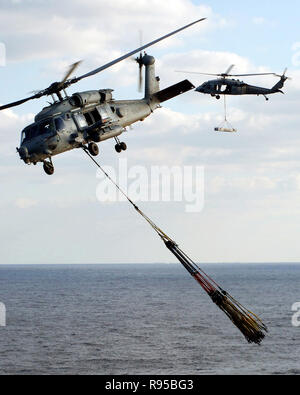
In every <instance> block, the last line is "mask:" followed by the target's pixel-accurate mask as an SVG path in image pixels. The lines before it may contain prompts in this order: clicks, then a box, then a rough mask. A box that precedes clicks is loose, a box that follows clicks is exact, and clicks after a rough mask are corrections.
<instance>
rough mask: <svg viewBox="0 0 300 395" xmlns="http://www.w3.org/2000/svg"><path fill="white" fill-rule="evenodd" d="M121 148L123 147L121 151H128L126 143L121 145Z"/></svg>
mask: <svg viewBox="0 0 300 395" xmlns="http://www.w3.org/2000/svg"><path fill="white" fill-rule="evenodd" d="M120 146H121V150H122V151H126V150H127V145H126V144H125V143H121V144H120Z"/></svg>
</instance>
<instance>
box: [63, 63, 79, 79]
mask: <svg viewBox="0 0 300 395" xmlns="http://www.w3.org/2000/svg"><path fill="white" fill-rule="evenodd" d="M81 63H82V60H79V61H78V62H76V63H73V64H72V65H71V66H70V67H69V70H68V71H67V73H66V75H65V77H64V78H63V80H62V81H61V83H62V84H64V83H65V82H66V81H67V80H68V79H69V77H70V76H71V75H72V74H73V73H74V71H75V70H76V69H77V67H78V66H79V65H80V64H81Z"/></svg>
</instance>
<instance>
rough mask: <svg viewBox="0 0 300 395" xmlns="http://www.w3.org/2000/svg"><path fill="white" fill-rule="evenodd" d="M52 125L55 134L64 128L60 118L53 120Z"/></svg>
mask: <svg viewBox="0 0 300 395" xmlns="http://www.w3.org/2000/svg"><path fill="white" fill-rule="evenodd" d="M54 123H55V129H56V131H57V132H60V131H62V130H63V129H64V128H65V123H64V121H63V119H62V118H55V120H54Z"/></svg>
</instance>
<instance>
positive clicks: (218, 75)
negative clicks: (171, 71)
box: [175, 70, 222, 77]
mask: <svg viewBox="0 0 300 395" xmlns="http://www.w3.org/2000/svg"><path fill="white" fill-rule="evenodd" d="M175 73H187V74H199V75H212V76H214V77H220V76H221V75H222V74H209V73H200V72H198V71H185V70H175Z"/></svg>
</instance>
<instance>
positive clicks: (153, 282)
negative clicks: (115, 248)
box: [0, 264, 300, 375]
mask: <svg viewBox="0 0 300 395" xmlns="http://www.w3.org/2000/svg"><path fill="white" fill-rule="evenodd" d="M202 268H203V269H204V270H205V271H206V272H207V273H208V274H209V275H211V276H212V277H213V278H214V279H215V280H216V281H217V282H218V283H219V284H220V285H221V286H222V287H223V288H224V289H225V290H227V291H229V292H230V293H231V294H232V295H233V296H234V297H235V298H236V299H237V300H239V301H240V302H241V303H242V304H244V305H245V306H246V307H248V308H249V309H250V310H252V311H254V312H255V313H257V314H258V315H259V316H260V317H261V318H262V319H263V321H264V322H265V324H266V325H267V326H268V328H269V334H268V335H267V337H266V339H265V341H264V342H263V343H262V345H261V346H257V345H250V344H248V343H247V342H246V341H245V339H244V337H243V336H242V335H241V334H240V332H239V331H238V329H236V328H235V327H234V326H233V325H232V323H231V322H230V321H229V319H228V318H227V317H226V316H225V315H224V313H223V312H221V311H220V310H219V309H218V308H217V307H216V306H215V305H214V304H213V303H212V302H211V301H210V299H209V298H208V296H207V295H206V294H205V293H204V291H203V290H202V289H201V287H200V286H199V285H198V284H197V282H196V281H195V280H193V278H192V277H191V276H190V275H189V274H188V273H187V272H186V271H185V270H184V269H183V268H182V267H181V266H180V264H178V265H176V264H174V265H173V264H171V265H165V264H162V265H159V264H155V265H80V266H78V265H63V266H56V265H53V266H44V265H40V266H25V265H24V266H5V265H2V266H0V301H1V302H3V303H5V305H6V309H7V326H6V327H2V328H0V374H1V375H3V374H22V375H25V374H77V375H78V374H100V375H104V374H111V375H123V374H129V375H131V374H136V375H144V374H145V375H156V374H159V375H160V374H176V375H177V374H181V375H190V374H191V375H201V374H209V375H215V374H222V375H224V374H225V375H227V374H234V375H239V374H259V375H264V374H274V375H275V374H300V327H299V328H296V327H293V326H292V322H291V320H292V315H293V313H292V310H291V309H292V305H293V304H294V303H295V302H300V289H299V288H300V287H299V286H300V265H203V266H202Z"/></svg>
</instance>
